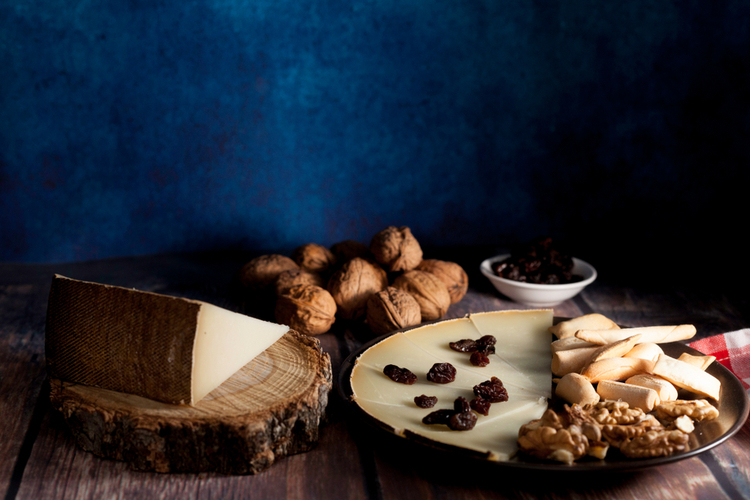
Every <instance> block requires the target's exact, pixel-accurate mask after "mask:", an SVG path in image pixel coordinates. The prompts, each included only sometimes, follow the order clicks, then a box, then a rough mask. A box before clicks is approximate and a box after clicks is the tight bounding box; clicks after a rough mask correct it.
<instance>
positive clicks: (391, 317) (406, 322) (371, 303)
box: [367, 286, 422, 335]
mask: <svg viewBox="0 0 750 500" xmlns="http://www.w3.org/2000/svg"><path fill="white" fill-rule="evenodd" d="M421 322H422V314H421V313H420V311H419V303H418V302H417V301H416V299H415V298H414V297H412V296H411V295H410V294H409V293H408V292H405V291H403V290H400V289H398V288H394V287H392V286H389V287H387V288H386V289H384V290H381V291H379V292H377V293H374V294H372V295H370V298H369V299H368V300H367V324H368V325H370V330H372V331H373V333H375V334H376V335H383V334H385V333H389V332H392V331H394V330H400V329H402V328H406V327H407V326H413V325H418V324H419V323H421Z"/></svg>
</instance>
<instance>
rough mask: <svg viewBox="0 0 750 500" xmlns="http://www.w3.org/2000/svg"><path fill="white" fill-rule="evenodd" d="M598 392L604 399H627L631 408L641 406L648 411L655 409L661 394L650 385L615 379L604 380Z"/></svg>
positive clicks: (597, 388) (600, 383)
mask: <svg viewBox="0 0 750 500" xmlns="http://www.w3.org/2000/svg"><path fill="white" fill-rule="evenodd" d="M596 392H597V393H598V394H599V396H601V398H602V399H609V400H612V401H625V402H626V403H627V404H628V405H629V406H630V407H631V408H640V409H641V410H643V411H645V412H646V413H648V412H650V411H651V410H653V409H654V406H656V404H657V400H658V399H659V396H658V395H657V394H656V391H655V390H653V389H649V388H648V387H641V386H639V385H630V384H626V383H623V382H615V381H613V380H602V381H601V382H599V384H598V385H597V386H596Z"/></svg>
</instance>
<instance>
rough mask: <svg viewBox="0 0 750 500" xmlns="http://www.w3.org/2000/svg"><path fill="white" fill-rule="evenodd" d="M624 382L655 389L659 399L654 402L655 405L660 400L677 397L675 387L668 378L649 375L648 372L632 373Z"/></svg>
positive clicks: (669, 399) (671, 399)
mask: <svg viewBox="0 0 750 500" xmlns="http://www.w3.org/2000/svg"><path fill="white" fill-rule="evenodd" d="M625 383H626V384H631V385H639V386H641V387H648V388H649V389H653V390H655V391H656V394H657V396H659V398H658V399H659V400H658V401H657V402H656V404H657V405H658V404H659V403H661V402H662V401H674V400H675V399H677V388H676V387H675V386H674V385H672V383H671V382H669V381H668V380H664V379H663V378H661V377H657V376H656V375H650V374H648V373H641V374H638V375H633V376H632V377H630V378H628V379H627V380H626V381H625Z"/></svg>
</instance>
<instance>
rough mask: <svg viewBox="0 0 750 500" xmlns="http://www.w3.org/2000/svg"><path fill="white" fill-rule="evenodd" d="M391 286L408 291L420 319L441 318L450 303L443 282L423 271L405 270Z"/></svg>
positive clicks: (449, 297) (446, 288)
mask: <svg viewBox="0 0 750 500" xmlns="http://www.w3.org/2000/svg"><path fill="white" fill-rule="evenodd" d="M393 286H394V287H396V288H400V289H401V290H404V291H405V292H408V293H409V294H411V295H412V296H413V297H414V298H415V299H416V300H417V302H418V303H419V310H420V312H421V314H422V321H430V320H434V319H440V318H442V317H443V316H444V315H445V313H446V312H448V308H449V307H450V305H451V296H450V294H449V293H448V287H447V286H445V283H443V282H442V281H440V279H439V278H438V277H437V276H435V275H434V274H430V273H428V272H425V271H419V270H417V269H415V270H412V271H407V272H405V273H404V274H402V275H401V276H399V277H398V278H396V279H395V280H394V282H393Z"/></svg>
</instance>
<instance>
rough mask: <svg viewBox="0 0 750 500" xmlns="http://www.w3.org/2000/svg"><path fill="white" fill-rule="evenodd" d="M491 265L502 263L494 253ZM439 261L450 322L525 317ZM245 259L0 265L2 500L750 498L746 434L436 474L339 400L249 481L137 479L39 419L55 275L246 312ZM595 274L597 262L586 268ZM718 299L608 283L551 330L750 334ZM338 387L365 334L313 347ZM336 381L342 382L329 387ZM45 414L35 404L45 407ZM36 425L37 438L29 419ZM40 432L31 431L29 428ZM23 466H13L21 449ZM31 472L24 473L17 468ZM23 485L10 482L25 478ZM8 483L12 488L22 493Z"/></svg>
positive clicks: (348, 331)
mask: <svg viewBox="0 0 750 500" xmlns="http://www.w3.org/2000/svg"><path fill="white" fill-rule="evenodd" d="M496 253H497V252H496ZM430 255H431V256H434V257H436V258H443V259H445V260H454V261H458V262H460V263H461V264H462V265H463V266H464V267H465V269H466V270H467V272H468V273H469V287H470V290H469V292H468V294H467V296H466V297H465V298H464V299H463V300H462V301H461V302H459V303H457V304H453V305H452V306H451V307H450V309H449V310H448V314H447V315H446V317H451V318H453V317H460V316H463V315H464V314H466V313H468V312H479V311H488V310H508V309H524V307H521V306H519V305H518V304H515V303H513V302H510V301H508V300H507V299H505V298H504V297H502V296H500V295H499V294H497V293H496V292H495V290H494V288H492V286H491V285H490V284H489V282H488V281H487V280H486V279H485V278H484V277H483V276H481V274H479V271H478V267H479V263H480V262H481V260H482V259H483V258H484V257H487V256H489V255H492V253H488V252H484V253H477V252H475V251H470V252H468V253H466V254H461V255H453V254H441V253H439V252H436V251H431V252H430ZM250 257H251V256H248V255H243V254H234V253H222V254H179V255H174V254H173V255H156V256H147V257H138V258H125V259H112V260H107V261H96V262H84V263H73V264H62V265H17V264H0V370H1V371H0V375H1V376H0V405H2V409H3V410H4V411H7V412H8V413H6V414H9V415H12V418H11V419H10V420H6V424H5V425H3V426H0V438H1V439H0V451H2V453H0V493H5V494H6V498H7V499H8V500H11V499H13V498H19V499H30V500H36V499H39V498H61V499H81V498H92V499H94V498H96V499H98V498H164V499H172V498H174V499H193V498H195V499H200V498H273V499H277V498H295V499H298V498H299V499H303V500H304V499H329V498H333V497H341V498H353V499H367V500H380V499H391V498H398V499H402V498H415V499H417V498H418V499H422V498H488V499H489V498H491V499H494V498H524V499H525V498H529V499H530V498H568V497H574V498H580V499H603V498H613V497H615V498H654V499H660V498H670V499H671V498H685V499H692V498H720V499H721V498H750V479H749V478H750V471H749V468H750V465H749V464H750V424H747V423H746V424H745V426H744V427H743V429H742V430H741V431H740V433H739V434H737V435H736V436H735V437H734V438H732V439H730V440H729V441H727V442H726V443H724V444H722V445H721V446H719V447H717V448H715V449H713V450H711V451H710V452H707V453H703V454H701V455H699V456H698V457H695V458H691V459H688V460H682V461H679V462H676V463H673V464H669V465H665V466H659V467H655V468H651V469H648V470H643V471H639V472H636V473H617V474H601V475H599V474H597V475H596V476H593V475H590V474H588V475H585V476H581V475H575V477H566V476H565V475H564V474H563V475H560V474H553V475H550V476H546V475H545V480H544V481H540V480H539V474H538V473H537V474H529V473H520V474H517V473H516V472H515V471H514V472H512V473H509V472H507V471H498V470H497V469H496V468H495V469H491V470H490V472H491V473H490V474H488V475H486V476H480V475H478V472H480V471H477V470H476V469H475V468H474V466H473V465H472V466H471V467H469V468H468V469H467V468H466V467H464V468H462V467H460V464H447V468H445V467H444V468H441V467H438V465H436V464H435V461H434V460H433V459H432V458H431V457H430V456H429V454H425V453H417V454H416V455H415V454H410V453H407V452H406V451H405V450H399V449H397V448H392V447H391V446H390V443H389V442H388V441H387V440H383V439H382V436H381V435H379V434H376V433H372V432H369V431H368V430H367V429H366V428H363V427H362V426H361V425H359V424H358V422H357V421H355V420H351V419H349V415H348V412H347V411H346V406H345V405H344V404H343V402H342V401H340V400H339V399H338V396H337V395H336V393H335V391H334V392H333V393H331V398H330V401H329V405H328V408H327V412H326V419H325V422H324V423H323V425H322V426H321V429H320V438H319V442H318V446H317V447H316V448H315V449H313V450H311V451H308V452H306V453H302V454H297V455H293V456H289V457H286V458H285V459H283V460H280V461H278V462H277V463H275V464H274V465H273V466H272V467H270V468H268V469H266V470H265V471H263V472H261V473H258V474H255V475H243V476H239V475H222V474H217V473H213V472H203V473H199V474H193V473H176V474H155V473H148V472H139V471H134V470H132V469H130V467H129V466H128V465H127V464H125V463H123V462H118V461H114V460H104V459H101V458H99V457H97V456H95V455H93V454H91V453H88V452H85V451H83V450H81V449H80V448H79V447H78V446H77V445H76V443H75V440H74V437H73V436H72V434H71V433H70V431H69V430H68V429H67V427H66V425H65V422H64V420H63V419H62V417H59V416H57V413H56V412H48V413H44V411H45V405H44V404H43V401H44V398H46V397H47V396H46V395H45V394H44V393H43V391H42V384H43V381H44V353H43V347H44V337H43V333H44V332H43V329H44V326H43V325H44V315H45V311H46V299H47V293H48V292H49V283H50V280H51V277H52V274H53V273H55V272H56V273H60V274H64V275H66V276H70V277H73V278H76V279H84V280H90V281H97V282H105V283H112V284H115V285H119V286H127V287H134V288H138V289H141V290H149V291H154V292H158V293H165V294H172V295H177V296H182V297H187V298H193V299H197V300H204V301H207V302H210V303H214V304H216V305H219V306H221V307H225V308H227V309H233V310H241V304H240V302H239V301H237V300H236V299H235V298H234V297H233V296H232V294H231V276H232V274H233V273H234V272H236V271H237V270H238V269H239V267H241V265H242V264H243V263H244V262H246V261H247V260H249V258H250ZM590 260H592V261H595V259H590ZM729 292H730V291H727V290H721V289H717V288H715V287H714V288H711V287H704V288H700V287H698V288H695V287H693V288H685V287H677V286H673V285H672V284H670V283H659V282H658V281H654V282H652V283H650V284H649V286H641V285H638V286H635V285H634V284H633V283H630V282H622V281H618V282H612V281H608V277H607V275H606V274H600V277H599V279H598V280H597V282H595V283H594V284H593V285H591V286H589V287H588V288H587V289H586V290H585V291H584V292H583V293H582V294H581V295H579V296H577V297H575V298H574V299H572V300H569V301H566V302H565V303H563V304H561V305H560V306H556V307H555V314H556V315H557V316H576V315H578V314H583V313H589V312H599V313H602V314H605V315H607V316H609V317H611V318H612V319H613V320H615V321H617V322H618V323H620V324H625V325H632V326H647V325H653V324H675V323H693V324H695V326H696V328H697V330H698V333H697V335H696V337H703V336H708V335H713V334H716V333H721V332H725V331H730V330H734V329H738V328H742V327H747V326H750V307H749V306H748V298H747V297H746V296H745V295H741V294H732V293H729ZM317 338H318V339H319V340H320V342H321V346H322V348H323V350H324V351H325V352H327V353H329V354H330V356H331V361H332V368H333V372H334V376H335V374H337V373H338V367H339V365H340V363H341V361H343V359H344V358H345V357H346V356H347V355H348V354H349V353H350V352H352V351H353V350H355V349H357V348H358V347H359V346H360V345H361V344H362V343H363V342H365V341H367V340H368V339H369V338H371V334H370V333H369V332H368V331H367V330H366V329H363V328H357V327H355V326H352V325H350V324H346V323H345V322H337V323H336V324H334V328H333V330H332V331H331V332H329V333H327V334H324V335H321V336H319V337H317ZM334 380H335V378H334ZM40 393H41V394H42V395H41V400H39V401H38V397H39V394H40ZM35 408H39V409H40V411H41V412H42V418H41V419H40V422H39V431H38V435H37V434H36V433H35V432H31V433H30V432H29V428H30V426H31V423H32V422H31V421H32V420H33V414H34V409H35ZM32 427H33V426H32ZM25 442H26V443H29V447H28V449H27V450H26V451H25V452H24V453H25V456H24V457H19V453H20V452H21V449H22V448H24V447H25V445H24V443H25ZM20 458H23V460H20ZM18 464H21V465H22V466H21V467H19V468H18V471H19V473H17V474H16V475H15V476H14V474H13V470H14V469H16V468H17V465H18ZM12 477H15V478H16V480H15V481H17V482H16V483H15V484H14V480H13V479H12Z"/></svg>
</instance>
